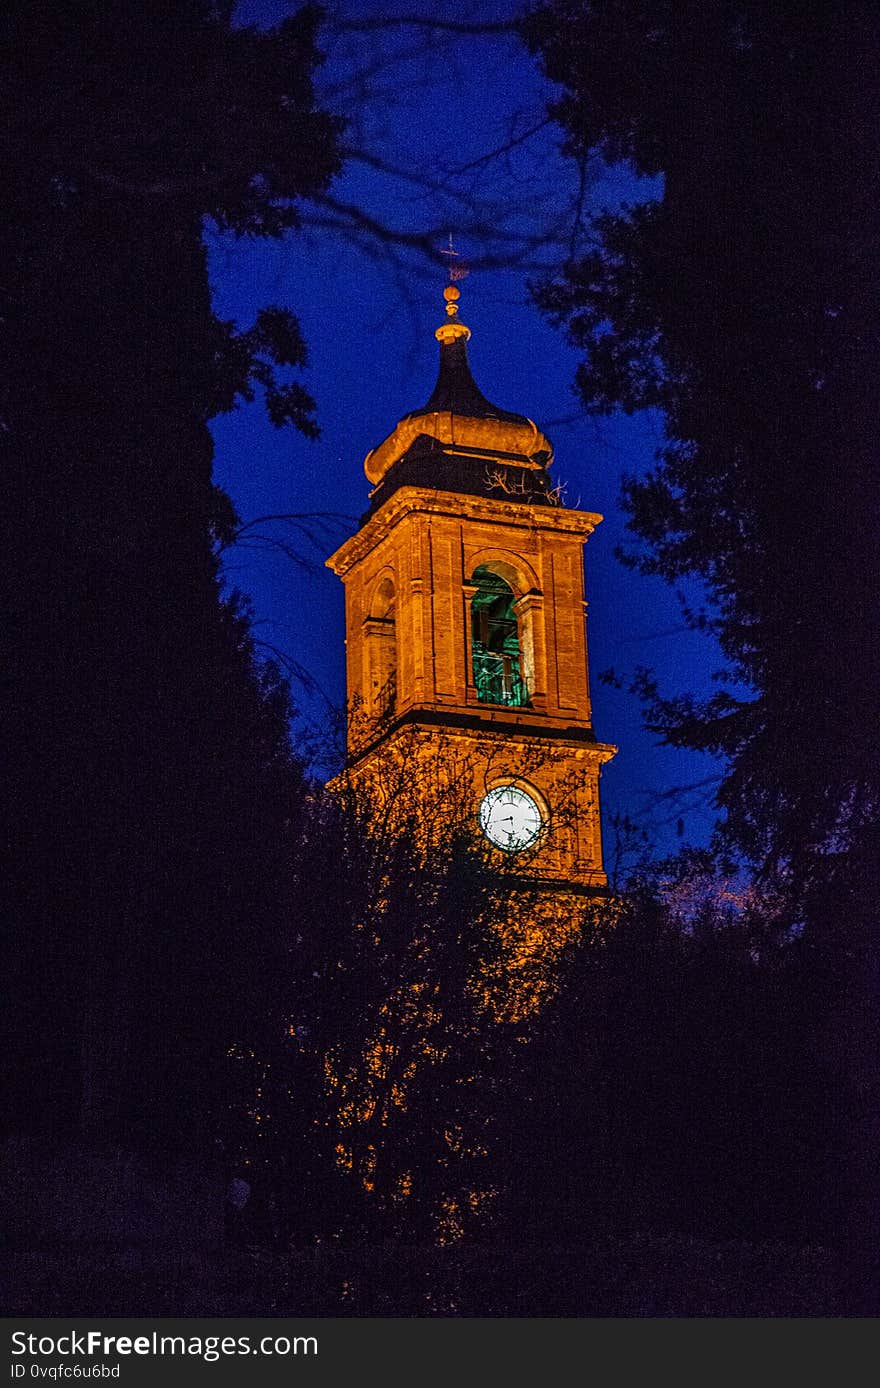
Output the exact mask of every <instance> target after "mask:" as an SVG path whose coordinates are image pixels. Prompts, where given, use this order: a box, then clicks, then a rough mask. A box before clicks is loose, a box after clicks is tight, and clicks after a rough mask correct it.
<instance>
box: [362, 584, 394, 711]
mask: <svg viewBox="0 0 880 1388" xmlns="http://www.w3.org/2000/svg"><path fill="white" fill-rule="evenodd" d="M395 596H396V595H395V592H394V580H393V578H392V577H391V575H390V574H386V575H385V577H384V578H382V579H380V581H379V582H378V583H377V585H376V590H375V592H374V593H373V601H372V603H371V604H370V615H369V617H368V618H367V621H366V623H365V626H366V628H367V632H366V635H367V648H368V651H369V663H370V678H369V690H370V711H371V712H372V713H373V714H374V715H375V716H376V717H379V718H381V717H383V716H384V715H385V714H388V713H390V712H391V711H392V709H393V708H394V705H395V702H396V698H397V626H396V621H395Z"/></svg>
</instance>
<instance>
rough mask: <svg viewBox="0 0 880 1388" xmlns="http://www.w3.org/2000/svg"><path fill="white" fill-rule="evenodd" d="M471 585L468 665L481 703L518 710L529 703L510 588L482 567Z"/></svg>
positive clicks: (513, 599)
mask: <svg viewBox="0 0 880 1388" xmlns="http://www.w3.org/2000/svg"><path fill="white" fill-rule="evenodd" d="M471 583H472V584H473V585H474V586H475V587H476V592H475V593H474V595H473V597H472V598H471V661H472V666H473V677H474V686H475V688H476V691H477V698H478V699H479V700H480V702H481V703H486V704H506V705H508V706H509V707H513V708H522V707H524V706H525V705H526V704H528V702H529V691H528V686H527V684H526V680H525V672H524V670H523V658H522V649H521V645H520V631H519V623H518V621H517V615H516V610H515V607H514V603H515V601H516V598H515V595H514V592H513V589H512V588H511V586H510V584H509V583H507V582H506V581H505V579H503V578H502V577H501V575H500V574H497V573H493V571H492V570H491V569H490V568H489V567H488V565H486V564H481V565H480V566H479V568H477V569H475V570H474V574H473V578H472V580H471Z"/></svg>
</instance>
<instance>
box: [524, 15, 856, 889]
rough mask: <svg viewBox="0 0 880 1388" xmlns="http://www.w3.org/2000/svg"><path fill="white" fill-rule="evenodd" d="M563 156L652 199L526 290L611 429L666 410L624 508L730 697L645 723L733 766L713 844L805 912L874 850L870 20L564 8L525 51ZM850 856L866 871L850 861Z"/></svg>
mask: <svg viewBox="0 0 880 1388" xmlns="http://www.w3.org/2000/svg"><path fill="white" fill-rule="evenodd" d="M526 35H527V38H528V41H529V43H530V45H531V47H532V48H533V50H534V51H535V52H536V54H537V55H538V56H539V58H540V60H541V62H542V64H543V66H544V68H545V70H546V72H547V74H548V75H549V76H550V77H551V78H552V79H553V80H554V81H556V82H558V83H559V84H561V92H560V95H559V98H558V100H557V101H556V103H555V105H554V107H553V108H552V109H553V115H554V118H555V119H556V120H557V121H558V122H559V123H560V124H561V126H562V128H563V130H564V131H565V133H566V136H567V139H568V143H569V148H570V150H571V152H572V153H575V154H581V155H585V154H586V153H587V152H592V153H593V154H594V155H595V154H601V155H604V156H605V157H606V158H609V159H622V160H627V161H629V163H630V164H631V165H632V167H633V168H634V169H635V171H636V172H638V173H639V174H642V175H646V176H653V177H654V178H655V179H656V180H657V181H658V184H660V185H661V186H660V187H659V188H658V187H657V184H655V188H657V191H656V192H654V193H652V194H651V195H650V196H649V197H648V198H647V199H646V200H645V201H644V202H641V203H638V204H637V205H635V206H633V207H624V208H622V209H621V210H620V211H618V212H615V213H611V214H607V215H604V216H601V217H599V218H598V219H597V220H596V222H595V223H594V225H593V232H594V233H595V237H594V241H593V244H592V246H591V247H590V248H589V249H587V250H586V251H585V252H584V253H582V254H579V255H577V256H575V257H574V258H573V259H572V260H571V262H570V263H569V264H568V265H566V266H565V267H564V269H563V270H562V272H561V273H560V274H559V275H558V277H557V278H556V279H555V280H554V281H553V282H552V283H550V284H546V285H545V286H544V287H543V288H542V289H541V290H540V292H539V299H540V301H541V302H542V303H543V305H544V306H545V308H546V309H547V310H548V311H549V312H550V314H551V315H552V316H554V317H555V318H556V319H557V320H558V321H559V322H560V323H561V324H563V325H564V326H565V327H566V329H567V331H568V333H569V335H570V338H571V340H572V341H573V342H574V343H575V344H576V345H577V346H578V347H579V348H581V349H582V351H583V353H584V357H583V361H582V364H581V366H580V367H579V370H578V375H577V385H578V389H579V391H580V394H581V396H582V398H583V400H584V402H585V403H586V405H587V406H588V407H589V408H590V409H592V410H598V411H600V412H601V411H605V410H609V409H612V408H616V407H621V408H623V409H625V410H627V411H630V410H637V409H642V408H645V407H659V408H660V409H661V410H662V411H663V419H664V424H665V430H666V443H665V445H664V447H663V448H662V450H661V451H660V453H659V455H658V460H657V465H656V467H655V468H654V470H653V472H651V473H650V474H649V475H648V476H647V477H644V478H634V479H632V480H631V481H630V482H629V483H628V484H627V488H626V504H627V506H628V508H629V512H630V527H631V529H632V531H633V532H634V534H635V535H637V536H638V537H639V538H640V539H641V540H642V541H643V542H644V545H643V548H642V549H641V550H640V551H639V552H638V554H637V555H636V556H635V557H634V559H633V562H635V563H637V564H638V565H639V567H641V568H642V569H643V570H644V571H646V572H655V573H659V574H661V575H662V576H663V577H665V578H667V579H669V580H671V581H675V580H677V579H679V578H682V577H696V578H697V579H699V580H701V581H702V582H703V583H704V584H705V585H706V590H707V592H708V594H709V598H710V606H709V610H708V613H707V614H704V613H697V614H695V617H694V620H695V622H696V623H697V624H698V625H705V626H706V627H707V629H709V630H711V631H713V632H714V633H715V635H716V636H717V638H718V640H719V642H720V644H721V648H722V650H723V652H724V655H725V657H726V658H727V660H728V662H729V665H730V670H729V672H728V679H729V681H731V683H729V687H728V689H727V690H723V691H720V692H719V693H718V694H716V695H715V696H713V697H712V698H711V699H709V700H708V701H704V702H700V701H698V700H695V699H693V698H692V697H690V696H689V695H688V694H687V693H686V692H685V693H683V694H681V695H680V696H678V697H674V698H666V697H664V696H662V695H661V693H660V692H659V691H658V690H657V688H656V686H655V685H654V684H653V682H652V681H651V680H650V678H649V677H643V680H642V684H643V692H644V693H646V694H647V696H648V716H649V720H650V722H651V724H652V725H653V726H655V727H656V728H657V729H658V731H661V732H662V733H663V735H664V737H665V738H666V740H667V741H669V742H671V743H673V744H674V745H679V746H687V747H696V748H705V749H708V750H711V751H715V752H720V753H722V754H724V755H725V756H726V757H727V759H728V772H727V775H726V777H725V779H724V781H723V784H722V786H721V790H720V793H719V797H718V799H719V805H720V806H721V808H722V809H723V811H724V813H725V819H724V830H725V833H726V835H727V837H728V841H730V842H732V843H733V844H734V845H736V847H737V849H738V850H739V851H741V852H742V851H745V852H746V853H748V854H749V856H750V857H751V858H752V859H753V860H754V861H755V862H756V863H757V864H759V865H760V866H761V867H762V868H763V869H765V870H766V869H768V868H769V869H771V870H777V871H778V872H780V873H782V874H784V875H785V876H786V878H787V881H788V885H789V887H790V888H791V889H792V890H793V892H794V893H795V895H796V896H800V894H801V893H802V891H803V890H804V884H805V881H806V880H807V879H808V878H809V877H810V876H811V874H814V873H815V872H817V871H819V872H820V874H821V873H824V872H825V871H827V870H828V868H829V862H828V859H827V855H828V853H829V852H840V851H842V850H843V851H851V852H852V853H853V854H854V855H855V856H854V857H853V859H852V860H851V863H850V865H849V870H850V872H852V871H854V870H858V864H861V869H860V870H861V871H862V872H863V873H864V872H865V863H866V855H869V854H870V855H871V856H873V854H874V853H875V851H876V846H877V844H876V837H875V835H876V825H877V821H878V815H877V810H878V800H880V793H878V780H877V767H878V765H880V756H878V751H880V749H878V743H877V724H876V719H875V717H874V715H873V712H872V709H873V706H874V704H875V701H876V696H877V690H878V688H880V665H878V652H877V643H876V641H875V640H873V639H872V636H871V632H872V631H873V629H874V628H875V627H876V622H877V615H878V609H877V588H876V582H875V576H876V573H877V570H878V561H880V539H878V534H880V528H878V525H877V490H876V452H877V446H876V431H875V429H874V427H873V413H874V400H875V398H876V394H877V368H876V361H877V347H878V340H880V294H878V283H877V277H876V274H875V272H874V259H875V255H874V248H875V242H876V229H875V223H874V217H873V214H872V211H871V209H872V208H873V207H874V206H875V204H876V200H877V194H878V188H880V156H878V150H877V143H876V140H875V139H874V135H873V132H874V130H875V128H876V117H877V102H876V96H875V93H874V92H873V91H872V89H871V87H870V84H864V83H860V82H859V81H857V80H854V74H855V73H857V72H859V71H870V70H871V69H872V67H873V66H874V65H875V64H876V61H877V57H878V48H877V45H878V37H877V31H876V25H875V24H874V20H873V14H872V11H871V7H870V6H866V5H864V4H862V3H853V4H848V5H844V6H838V7H834V8H827V7H826V8H824V9H822V10H816V9H813V10H801V11H798V12H794V11H792V10H791V9H790V8H786V7H768V6H765V5H755V4H750V3H740V0H715V3H712V4H708V5H707V4H704V3H686V4H666V3H659V4H654V5H650V6H647V7H645V6H644V5H641V4H637V3H630V0H603V3H600V4H581V3H578V2H577V0H560V2H559V3H553V4H547V5H543V6H540V7H539V8H538V9H537V10H536V11H535V13H534V14H533V15H532V16H531V17H530V19H529V20H528V22H527V25H526ZM860 845H861V847H860Z"/></svg>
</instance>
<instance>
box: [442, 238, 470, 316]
mask: <svg viewBox="0 0 880 1388" xmlns="http://www.w3.org/2000/svg"><path fill="white" fill-rule="evenodd" d="M440 254H441V255H448V256H450V257H453V256H454V257H455V259H456V260H458V259H459V255H458V251H457V250H456V249H455V247H454V246H453V244H452V233H451V232H450V234H449V249H448V250H443V251H441V252H440ZM468 273H469V270H468V266H467V265H466V264H465V263H464V261H462V262H461V264H460V265H456V264H455V263H454V261H453V260H452V259H451V258H450V262H449V279H450V283H449V284H447V286H446V288H445V289H444V290H443V297H444V299H445V300H446V316H447V319H448V322H446V323H444V324H443V325H442V327H439V328H438V329H437V331H436V332H435V333H434V336H435V337H436V338H437V341H438V342H454V341H455V339H456V338H458V337H463V338H464V339H465V341H467V340H468V338H469V337H470V335H471V330H470V328H468V327H466V326H465V324H464V323H460V322H459V321H458V300H459V299H460V298H461V290H460V289H457V288H456V287H455V283H454V281H455V280H463V279H464V277H465V275H467V274H468Z"/></svg>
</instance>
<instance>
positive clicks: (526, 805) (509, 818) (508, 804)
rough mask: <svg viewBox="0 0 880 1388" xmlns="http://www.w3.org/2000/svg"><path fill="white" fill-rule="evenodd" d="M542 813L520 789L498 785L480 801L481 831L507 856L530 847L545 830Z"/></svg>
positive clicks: (525, 792) (526, 793)
mask: <svg viewBox="0 0 880 1388" xmlns="http://www.w3.org/2000/svg"><path fill="white" fill-rule="evenodd" d="M543 822H544V821H543V819H542V816H541V811H540V810H539V809H538V806H537V805H536V804H535V802H534V800H533V799H532V797H531V796H530V795H529V794H528V792H527V791H524V790H521V789H520V787H519V786H496V787H495V789H494V790H490V791H489V793H488V794H487V795H484V796H483V799H482V801H481V802H480V828H481V829H482V830H483V833H484V834H485V835H486V838H487V839H488V840H489V842H490V843H494V845H495V847H496V848H503V849H504V850H505V852H506V853H518V852H519V851H520V849H522V848H530V847H531V845H532V844H533V843H534V842H535V841H536V839H537V837H538V835H539V834H540V832H541V829H542V827H543Z"/></svg>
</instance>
